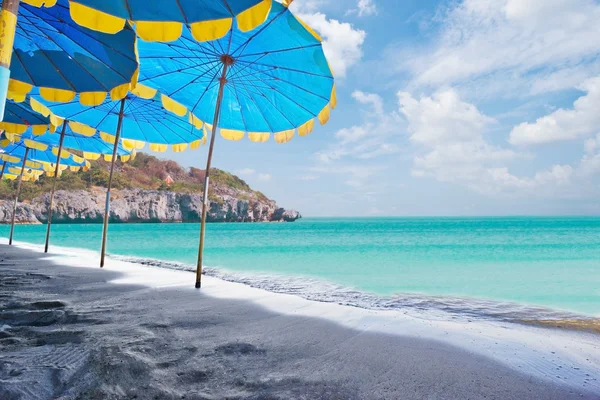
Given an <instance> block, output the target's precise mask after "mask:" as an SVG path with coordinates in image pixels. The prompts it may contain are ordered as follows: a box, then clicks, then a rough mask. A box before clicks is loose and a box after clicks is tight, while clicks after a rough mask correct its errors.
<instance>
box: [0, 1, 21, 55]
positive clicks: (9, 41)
mask: <svg viewBox="0 0 600 400" xmlns="http://www.w3.org/2000/svg"><path fill="white" fill-rule="evenodd" d="M0 24H2V40H1V41H0V62H1V63H2V64H4V65H10V59H11V57H12V52H13V44H14V42H15V29H16V27H17V16H16V15H15V14H13V13H11V12H9V11H8V10H2V12H1V13H0Z"/></svg>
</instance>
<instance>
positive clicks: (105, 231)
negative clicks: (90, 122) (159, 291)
mask: <svg viewBox="0 0 600 400" xmlns="http://www.w3.org/2000/svg"><path fill="white" fill-rule="evenodd" d="M124 109H125V99H123V100H121V110H120V111H119V122H118V123H117V134H116V135H115V145H114V147H113V152H112V159H111V161H110V175H109V176H108V187H107V188H106V205H105V207H104V226H103V227H102V251H101V252H100V268H102V267H104V256H105V254H106V235H107V234H108V214H109V212H110V188H111V186H112V178H113V171H114V169H115V160H116V159H117V148H118V147H119V138H120V137H121V126H122V125H123V111H124Z"/></svg>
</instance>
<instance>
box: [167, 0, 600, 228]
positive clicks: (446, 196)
mask: <svg viewBox="0 0 600 400" xmlns="http://www.w3.org/2000/svg"><path fill="white" fill-rule="evenodd" d="M292 9H293V10H294V12H296V13H297V14H299V15H301V17H302V18H303V19H304V20H305V21H306V22H307V23H308V24H309V25H311V26H312V27H313V28H315V29H316V30H317V31H319V33H320V34H321V36H322V37H323V38H324V48H325V51H326V54H327V56H328V58H329V60H330V63H331V65H332V67H333V69H334V71H335V73H336V85H337V88H338V107H337V109H336V110H335V111H334V112H333V114H332V118H331V120H330V122H329V123H328V124H327V125H325V126H319V127H317V128H316V129H315V130H314V131H313V133H312V134H311V135H309V136H307V137H302V138H301V137H296V138H294V139H293V140H292V141H291V142H289V143H286V144H276V143H275V142H268V143H262V144H256V143H251V142H249V141H247V140H244V141H241V142H228V141H226V140H223V139H222V138H221V137H218V138H217V142H216V145H215V153H214V158H213V165H214V166H215V167H217V168H221V169H225V170H228V171H231V172H234V173H236V174H237V175H239V176H240V177H242V178H243V179H245V180H246V181H247V182H248V183H249V184H250V185H251V186H253V187H254V188H256V189H258V190H261V191H262V192H264V193H265V194H267V195H268V196H269V197H271V198H273V199H275V200H277V202H278V203H279V204H280V205H281V206H284V207H286V208H295V209H297V210H299V211H301V212H302V213H303V214H304V215H305V216H371V215H386V216H389V215H402V216H404V215H407V216H413V215H519V214H535V215H546V214H569V215H573V214H598V213H600V24H598V21H600V1H598V0H544V1H540V0H462V1H445V0H443V1H439V0H404V1H396V0H297V1H296V2H295V3H294V4H293V5H292ZM206 152H207V149H206V148H203V149H201V150H198V151H188V152H185V153H178V154H175V153H168V154H166V155H165V156H166V157H169V158H173V159H175V160H177V161H179V162H180V163H182V164H183V165H186V166H195V167H199V168H204V165H205V160H206Z"/></svg>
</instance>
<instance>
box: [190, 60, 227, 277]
mask: <svg viewBox="0 0 600 400" xmlns="http://www.w3.org/2000/svg"><path fill="white" fill-rule="evenodd" d="M222 61H223V73H222V74H221V78H220V79H219V95H218V97H217V106H216V108H215V117H214V118H213V126H212V132H211V137H210V147H209V148H208V158H207V160H206V171H205V174H204V196H203V197H202V219H201V220H200V245H199V247H198V265H197V266H196V289H200V286H202V252H203V251H204V232H205V230H206V213H207V211H208V205H209V201H208V184H209V177H208V176H209V174H210V163H211V161H212V155H213V148H214V146H215V137H216V136H217V125H218V124H219V115H220V114H221V102H222V100H223V89H224V88H225V84H226V83H227V79H226V76H227V67H228V66H229V65H231V64H232V63H233V59H231V58H229V59H227V58H225V59H223V60H222Z"/></svg>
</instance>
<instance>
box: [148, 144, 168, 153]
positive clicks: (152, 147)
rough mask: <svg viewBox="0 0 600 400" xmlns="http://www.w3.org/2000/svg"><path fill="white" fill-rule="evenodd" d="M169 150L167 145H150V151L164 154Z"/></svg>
mask: <svg viewBox="0 0 600 400" xmlns="http://www.w3.org/2000/svg"><path fill="white" fill-rule="evenodd" d="M168 148H169V147H168V145H166V144H158V143H150V150H151V151H156V152H158V153H164V152H165V151H167V149H168Z"/></svg>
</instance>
